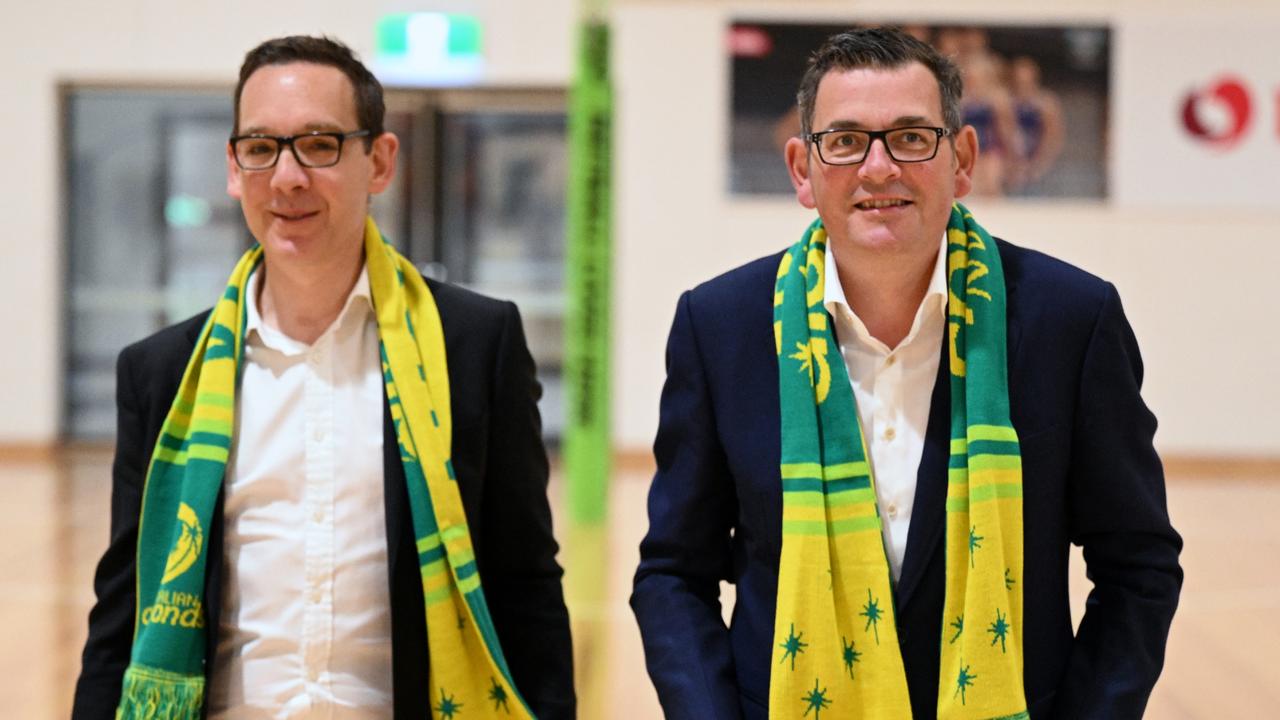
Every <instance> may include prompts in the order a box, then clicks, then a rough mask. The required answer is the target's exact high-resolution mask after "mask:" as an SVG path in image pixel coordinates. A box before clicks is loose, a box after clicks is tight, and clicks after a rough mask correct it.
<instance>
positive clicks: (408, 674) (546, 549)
mask: <svg viewBox="0 0 1280 720" xmlns="http://www.w3.org/2000/svg"><path fill="white" fill-rule="evenodd" d="M427 284H428V285H429V286H430V288H431V292H432V295H433V296H434V297H435V301H436V306H437V307H438V308H439V311H440V322H441V325H442V326H443V330H444V344H445V353H446V356H447V358H448V365H449V388H450V399H451V403H450V407H451V410H452V413H453V449H452V458H451V459H452V461H453V466H454V471H455V473H456V475H457V478H458V490H459V493H460V495H461V496H462V505H463V510H464V512H465V514H466V516H467V524H468V525H469V527H470V529H471V538H472V545H473V547H474V550H475V555H476V566H477V568H478V569H479V572H480V577H481V579H482V581H483V583H484V591H485V599H486V600H487V601H488V605H489V611H490V614H491V616H492V618H493V625H494V628H495V630H496V631H497V635H498V639H499V641H500V643H501V645H502V649H503V654H504V655H505V656H506V660H507V663H508V666H509V667H510V669H511V675H512V678H513V679H514V681H515V685H516V688H517V689H518V690H519V691H520V694H521V695H522V696H523V697H524V699H525V701H526V702H528V703H529V705H530V707H531V708H532V709H533V710H534V712H535V713H536V714H537V716H538V717H539V718H566V719H567V718H572V717H573V716H574V714H575V710H576V701H575V697H574V689H573V650H572V647H571V642H570V636H569V615H568V611H567V610H566V609H565V604H564V595H563V593H562V591H561V585H560V578H561V570H560V566H559V564H558V563H557V562H556V559H555V556H556V552H557V550H558V546H557V545H556V541H555V538H554V536H553V535H552V531H551V510H550V506H549V505H548V502H547V492H546V490H547V473H548V468H547V456H546V451H545V450H544V448H543V446H542V434H541V428H542V423H541V420H540V417H539V414H538V405H537V401H538V398H539V396H540V395H541V388H540V386H539V385H538V381H537V379H536V377H535V375H534V363H533V358H532V357H530V355H529V349H528V345H527V343H526V342H525V337H524V330H523V329H522V327H521V322H520V315H519V312H518V311H517V310H516V306H515V305H513V304H511V303H509V302H499V301H496V300H493V299H490V298H486V297H484V296H482V295H478V294H476V293H473V292H470V291H467V290H464V289H462V288H459V287H456V286H453V285H446V284H442V283H437V282H435V281H433V280H430V279H428V280H427ZM207 315H208V313H204V314H201V315H199V316H196V317H194V318H191V319H190V320H187V321H185V322H183V323H179V324H178V325H174V326H172V327H169V328H166V329H164V330H161V331H160V332H159V333H157V334H155V335H152V336H151V337H149V338H147V339H145V340H142V341H140V342H137V343H134V344H133V345H130V346H129V347H127V348H125V349H124V351H123V352H121V353H120V361H119V363H118V365H117V380H116V405H117V409H118V411H119V420H118V423H117V438H116V455H115V462H114V465H113V469H112V490H111V543H110V545H109V546H108V548H107V551H106V553H105V554H104V555H103V557H102V560H101V562H100V563H99V564H98V571H97V575H96V577H95V579H94V589H95V591H96V593H97V596H98V602H97V604H96V605H95V606H94V608H93V610H92V611H91V612H90V614H89V637H88V640H87V641H86V642H85V647H84V654H83V658H82V666H81V671H80V678H79V681H78V682H77V684H76V694H75V705H74V708H73V710H72V718H74V720H92V719H93V718H102V719H103V720H105V719H107V718H114V717H115V708H116V705H117V704H118V703H119V701H120V686H121V680H122V678H123V675H124V670H125V668H126V667H127V666H128V664H129V656H130V652H131V650H132V641H133V626H134V614H135V610H136V609H135V594H136V590H135V581H134V557H135V555H136V553H137V544H138V512H139V505H140V503H141V501H142V485H143V479H144V478H145V476H146V469H147V466H148V464H149V462H150V459H151V453H152V449H153V448H154V447H155V442H156V437H157V436H158V434H159V432H160V425H161V424H162V423H163V421H164V418H165V416H166V415H167V414H168V412H169V406H170V405H171V404H172V402H173V397H174V395H176V394H177V391H178V385H179V384H180V382H181V380H182V373H183V370H184V369H185V368H186V366H187V360H188V358H190V357H191V352H192V349H193V348H194V347H195V343H196V341H197V340H198V339H199V335H200V330H201V328H202V327H203V326H204V320H205V318H206V317H207ZM383 482H384V486H385V492H384V494H385V497H386V501H385V504H386V517H387V555H388V558H387V560H388V582H389V583H390V590H391V633H392V649H391V650H392V687H393V689H392V693H393V704H394V706H395V707H394V715H395V717H397V718H425V717H430V716H431V713H432V711H431V709H430V708H431V706H430V703H431V698H429V697H427V693H426V688H427V684H426V683H427V672H428V669H429V668H428V655H427V632H428V628H427V627H426V615H425V613H424V611H423V607H424V605H423V598H422V576H421V573H420V570H419V567H418V552H417V547H416V543H415V540H414V535H413V523H412V518H411V517H410V512H409V502H408V501H409V497H408V487H407V485H406V484H405V476H404V466H403V465H402V464H401V462H400V452H399V446H398V445H397V442H396V433H395V427H394V426H393V425H392V422H391V414H390V411H389V409H388V408H387V407H386V400H385V399H384V400H383ZM222 507H223V504H222V497H221V495H219V498H218V503H217V507H216V509H215V516H214V521H213V523H212V527H211V528H210V533H209V545H208V547H209V561H208V567H209V568H210V570H209V572H208V573H207V577H206V578H205V628H206V635H207V636H206V641H207V647H206V657H205V666H206V668H208V667H212V664H213V656H214V652H215V650H216V649H217V644H218V639H217V632H218V625H219V623H218V618H219V612H220V605H221V600H222V593H221V582H220V581H221V575H222V574H221V572H219V568H221V566H222V549H223V548H222V518H223V515H222ZM480 700H481V699H477V705H479V704H481V703H480Z"/></svg>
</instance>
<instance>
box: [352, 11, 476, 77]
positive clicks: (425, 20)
mask: <svg viewBox="0 0 1280 720" xmlns="http://www.w3.org/2000/svg"><path fill="white" fill-rule="evenodd" d="M376 32H377V42H376V46H375V53H374V61H373V66H374V68H373V70H374V74H376V75H377V76H378V78H379V79H380V80H381V81H382V82H383V83H386V84H389V85H410V86H424V85H425V86H438V85H469V84H474V83H476V82H478V81H480V80H481V79H482V78H483V76H484V55H483V42H482V41H483V31H482V27H481V25H480V20H479V19H478V18H476V17H475V16H472V15H464V14H461V13H432V12H416V13H396V14H394V15H385V16H383V17H382V18H380V19H379V20H378V24H377V29H376Z"/></svg>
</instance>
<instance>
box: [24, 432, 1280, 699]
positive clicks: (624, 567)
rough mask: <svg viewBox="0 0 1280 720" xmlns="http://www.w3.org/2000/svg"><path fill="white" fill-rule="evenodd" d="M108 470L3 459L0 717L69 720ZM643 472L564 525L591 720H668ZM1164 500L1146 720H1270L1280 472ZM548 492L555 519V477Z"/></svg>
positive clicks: (93, 453)
mask: <svg viewBox="0 0 1280 720" xmlns="http://www.w3.org/2000/svg"><path fill="white" fill-rule="evenodd" d="M110 463H111V455H110V451H109V450H103V449H94V448H78V449H69V450H64V451H61V452H59V453H56V454H48V453H38V452H6V451H5V450H4V449H0V488H3V496H2V497H3V502H2V503H0V638H2V640H0V708H2V709H0V716H3V717H6V718H61V717H67V716H68V714H69V712H70V707H71V692H72V688H73V686H74V683H75V678H76V675H77V673H78V672H79V667H80V657H79V655H80V649H81V646H82V644H83V642H84V637H85V631H86V616H87V613H88V610H89V607H90V606H91V604H92V602H93V590H92V577H93V569H94V566H95V564H96V562H97V560H98V557H99V555H100V554H101V552H102V550H103V548H104V547H105V545H106V541H107V533H108V529H107V524H108V518H107V515H108V503H109V501H110ZM649 474H650V469H649V468H648V467H646V462H645V461H643V460H641V461H638V462H637V461H635V460H633V461H631V462H628V463H624V464H623V467H622V468H621V469H620V470H619V472H618V473H617V475H616V481H615V483H614V487H613V491H612V498H611V521H610V523H609V524H608V526H607V529H605V530H597V531H591V530H583V529H574V528H569V527H567V526H566V525H565V524H564V522H563V520H562V517H563V516H561V517H559V518H558V520H560V522H559V523H558V524H557V527H556V531H557V534H558V536H559V537H560V539H561V542H562V544H563V546H564V550H563V553H562V557H561V559H562V562H563V563H564V565H565V567H566V579H565V582H566V592H567V594H568V596H569V602H570V613H571V614H572V617H573V622H574V644H575V652H576V654H577V668H578V696H579V701H580V708H581V711H580V713H579V714H580V716H581V717H583V718H592V719H594V718H606V717H623V718H627V719H628V720H630V719H635V720H644V719H647V718H660V717H661V711H660V709H659V707H658V703H657V698H656V696H655V695H654V692H653V689H652V687H651V686H650V685H649V682H648V677H647V676H646V674H645V671H644V658H643V655H642V652H641V647H640V638H639V634H638V632H637V630H636V627H635V622H634V620H633V618H632V615H631V611H630V608H628V606H627V596H628V595H629V593H630V585H631V574H632V572H633V571H634V569H635V564H636V560H637V557H638V552H637V544H638V542H639V540H640V537H641V536H642V535H643V534H644V531H645V528H646V526H647V520H646V518H645V496H646V492H647V489H648V481H649ZM1168 487H1169V506H1170V513H1171V514H1172V516H1173V520H1174V525H1175V527H1177V529H1178V530H1179V531H1180V532H1181V533H1182V535H1183V538H1184V540H1185V541H1186V547H1185V549H1184V551H1183V555H1182V562H1183V567H1184V568H1185V570H1186V583H1185V585H1184V587H1183V592H1182V600H1181V606H1180V609H1179V611H1178V615H1177V617H1176V618H1175V620H1174V624H1173V631H1172V634H1171V636H1170V639H1169V651H1168V657H1167V660H1166V664H1165V670H1164V674H1163V675H1162V676H1161V679H1160V682H1159V684H1158V685H1157V686H1156V689H1155V693H1154V694H1153V696H1152V698H1151V703H1150V705H1149V706H1148V712H1147V717H1148V718H1154V719H1155V720H1183V719H1184V718H1198V719H1199V718H1203V719H1204V720H1216V719H1217V718H1224V717H1240V718H1263V717H1274V716H1275V715H1274V713H1275V712H1276V708H1277V707H1280V463H1269V462H1262V463H1239V462H1236V463H1227V464H1220V463H1213V462H1207V461H1199V462H1185V461H1184V462H1173V463H1170V467H1169V479H1168ZM552 495H553V498H552V500H553V504H554V505H555V506H557V509H558V506H559V505H560V487H559V481H558V480H555V479H553V482H552ZM1073 573H1074V574H1073V593H1072V595H1073V598H1072V599H1073V607H1074V608H1075V609H1076V617H1077V618H1078V617H1079V611H1080V609H1081V608H1082V607H1083V601H1084V596H1085V594H1086V593H1087V591H1088V580H1086V579H1085V576H1084V572H1083V569H1082V567H1081V563H1080V560H1079V554H1078V553H1077V555H1076V557H1075V562H1074V565H1073ZM727 589H728V590H730V591H731V590H732V588H727ZM618 708H626V710H625V712H623V713H622V714H619V710H618Z"/></svg>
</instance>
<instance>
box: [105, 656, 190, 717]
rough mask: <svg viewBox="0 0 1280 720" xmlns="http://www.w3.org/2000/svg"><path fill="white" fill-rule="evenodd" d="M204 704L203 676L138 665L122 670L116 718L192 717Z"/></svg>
mask: <svg viewBox="0 0 1280 720" xmlns="http://www.w3.org/2000/svg"><path fill="white" fill-rule="evenodd" d="M203 706H204V677H203V676H202V675H182V674H179V673H174V672H168V671H166V670H157V669H155V668H149V667H145V666H142V665H130V666H129V668H128V669H127V670H125V671H124V686H123V688H122V690H121V693H120V707H119V708H117V709H116V720H196V719H197V718H199V717H200V709H201V708H202V707H203Z"/></svg>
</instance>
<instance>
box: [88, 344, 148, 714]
mask: <svg viewBox="0 0 1280 720" xmlns="http://www.w3.org/2000/svg"><path fill="white" fill-rule="evenodd" d="M132 368H133V363H132V362H131V361H130V350H129V349H126V350H125V351H124V352H122V353H121V354H120V357H119V359H118V360H117V362H116V412H117V420H116V454H115V461H114V463H113V464H112V468H111V539H110V544H109V545H108V546H107V551H106V552H105V553H104V554H103V556H102V559H101V560H100V561H99V562H98V569H97V573H96V574H95V576H94V582H93V585H94V592H95V594H96V595H97V603H96V604H95V605H94V607H93V610H91V611H90V612H89V637H88V640H87V641H86V642H85V646H84V654H83V656H82V658H81V668H80V678H79V680H78V681H77V682H76V692H75V703H74V706H73V708H72V711H71V716H72V718H73V719H74V720H92V719H94V718H103V720H109V719H110V718H114V717H115V712H116V705H118V704H119V702H120V685H121V682H122V681H123V678H124V671H125V668H126V667H128V665H129V656H130V654H131V652H132V647H133V624H134V614H135V600H134V597H135V595H136V590H135V583H134V562H135V559H136V557H137V549H138V514H139V511H140V508H141V504H142V487H143V482H144V480H145V478H146V471H147V464H148V460H149V458H148V457H147V453H148V448H149V447H150V446H151V443H150V442H149V440H148V438H147V428H146V427H145V425H146V423H145V418H144V416H143V412H142V408H143V407H144V404H143V403H142V400H141V398H139V397H138V395H137V390H136V385H135V383H134V382H133V376H132Z"/></svg>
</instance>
